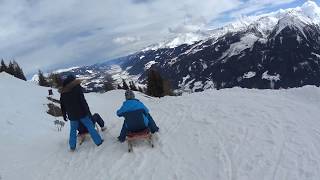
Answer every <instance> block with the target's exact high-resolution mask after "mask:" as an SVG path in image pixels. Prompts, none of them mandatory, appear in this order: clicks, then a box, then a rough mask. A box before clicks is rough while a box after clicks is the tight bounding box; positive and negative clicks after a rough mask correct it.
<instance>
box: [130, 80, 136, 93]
mask: <svg viewBox="0 0 320 180" xmlns="http://www.w3.org/2000/svg"><path fill="white" fill-rule="evenodd" d="M129 85H130V89H131V90H132V91H138V89H137V87H136V85H135V84H134V82H133V81H130V82H129Z"/></svg>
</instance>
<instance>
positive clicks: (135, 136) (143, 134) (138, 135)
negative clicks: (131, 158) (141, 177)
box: [127, 129, 154, 152]
mask: <svg viewBox="0 0 320 180" xmlns="http://www.w3.org/2000/svg"><path fill="white" fill-rule="evenodd" d="M135 140H147V141H148V142H149V143H150V145H151V147H152V148H153V147H154V145H153V140H152V134H151V133H150V131H149V129H144V130H143V131H139V132H129V133H128V134H127V142H128V152H132V151H133V145H132V142H133V141H135Z"/></svg>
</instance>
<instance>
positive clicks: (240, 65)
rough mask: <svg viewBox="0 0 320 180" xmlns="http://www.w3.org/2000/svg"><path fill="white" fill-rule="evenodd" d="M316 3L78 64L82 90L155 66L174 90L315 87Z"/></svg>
mask: <svg viewBox="0 0 320 180" xmlns="http://www.w3.org/2000/svg"><path fill="white" fill-rule="evenodd" d="M319 61H320V7H319V6H318V5H317V4H316V3H315V2H313V1H307V2H306V3H304V4H303V5H302V6H301V7H296V8H290V9H286V10H279V11H276V12H272V13H268V14H262V15H258V16H250V17H244V18H241V19H240V20H238V21H236V22H234V23H231V24H228V25H226V26H224V27H221V28H218V29H214V30H208V31H205V32H204V31H198V32H195V33H187V34H181V35H180V36H178V37H176V38H175V39H173V40H170V41H166V42H161V43H159V44H157V45H152V46H150V47H147V48H145V49H143V50H141V51H138V52H136V53H134V54H131V55H128V56H125V57H121V58H118V59H115V60H111V61H108V62H106V63H100V64H95V65H92V66H85V67H78V68H73V69H71V70H67V71H62V72H60V71H59V72H60V73H62V74H66V73H70V72H72V73H75V74H77V76H78V77H80V78H82V79H84V86H85V87H86V89H87V90H88V91H99V90H101V88H102V81H103V77H104V75H105V73H110V74H112V75H113V77H114V78H115V79H116V80H117V82H118V83H120V82H121V79H126V80H128V81H129V80H130V81H131V80H133V81H135V82H137V83H139V84H142V85H143V84H146V77H147V72H148V69H150V68H154V69H157V70H158V71H159V72H160V73H161V74H162V76H163V77H164V78H165V79H167V80H169V81H170V82H171V85H172V87H173V88H174V89H181V90H183V91H191V92H197V91H203V90H204V89H209V88H216V89H222V88H232V87H243V88H258V89H280V88H292V87H301V86H305V85H316V86H319V85H320V78H319V77H320V65H319Z"/></svg>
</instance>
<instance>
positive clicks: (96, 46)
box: [0, 0, 292, 75]
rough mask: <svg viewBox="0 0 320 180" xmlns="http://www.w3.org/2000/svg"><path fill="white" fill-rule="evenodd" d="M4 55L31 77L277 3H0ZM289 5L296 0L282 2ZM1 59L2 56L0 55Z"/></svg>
mask: <svg viewBox="0 0 320 180" xmlns="http://www.w3.org/2000/svg"><path fill="white" fill-rule="evenodd" d="M0 2H1V6H0V27H1V28H0V42H1V43H0V54H1V56H2V57H3V58H7V59H13V58H14V59H16V60H17V61H18V63H20V65H21V66H22V67H23V68H24V71H25V72H26V73H27V74H29V75H30V74H32V73H34V72H36V71H37V69H42V70H44V71H48V70H53V69H55V68H63V67H67V66H75V65H76V66H81V65H85V64H93V63H96V62H98V61H104V60H107V59H111V58H115V57H118V56H123V55H126V54H128V53H131V52H134V51H137V50H139V49H142V48H144V47H145V46H148V45H150V44H153V43H156V42H159V41H162V40H164V39H165V38H167V37H169V36H173V35H175V34H179V33H185V32H194V31H197V30H199V29H205V28H208V23H209V22H212V21H214V22H218V23H219V22H221V21H224V20H225V19H226V17H225V13H226V12H230V15H227V16H230V17H236V16H237V15H238V14H242V13H250V12H252V11H256V10H259V9H262V8H263V7H265V6H267V5H270V4H272V5H279V3H280V1H275V0H273V1H272V0H264V1H263V2H262V1H260V0H249V1H246V2H247V4H245V3H244V1H242V0H219V1H214V0H201V1H199V0H184V1H180V0H121V1H119V0H108V1H106V0H92V1H87V0H68V1H66V0H55V1H52V0H1V1H0ZM281 2H284V3H289V2H292V0H281ZM0 58H1V57H0Z"/></svg>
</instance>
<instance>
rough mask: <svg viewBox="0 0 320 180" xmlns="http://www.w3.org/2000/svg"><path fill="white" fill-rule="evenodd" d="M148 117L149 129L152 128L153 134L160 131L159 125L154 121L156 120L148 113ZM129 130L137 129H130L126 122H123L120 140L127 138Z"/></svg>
mask: <svg viewBox="0 0 320 180" xmlns="http://www.w3.org/2000/svg"><path fill="white" fill-rule="evenodd" d="M147 118H148V119H149V123H148V129H149V130H150V132H151V133H152V134H153V133H155V132H158V131H159V127H158V126H157V125H156V122H154V120H153V118H152V117H151V115H150V114H148V115H147ZM146 128H147V127H146ZM129 131H136V129H128V128H127V126H126V124H125V123H123V125H122V128H121V132H120V136H119V137H118V139H119V141H120V142H124V141H125V140H126V136H127V133H128V132H129Z"/></svg>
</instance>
